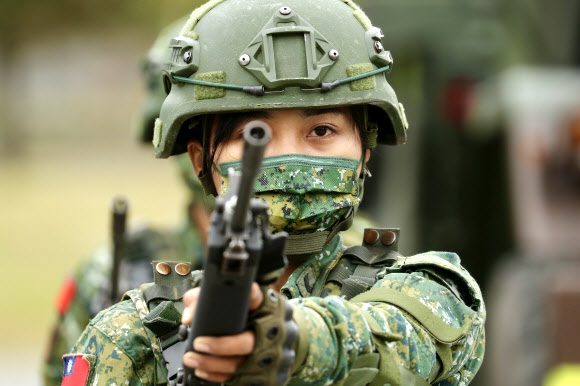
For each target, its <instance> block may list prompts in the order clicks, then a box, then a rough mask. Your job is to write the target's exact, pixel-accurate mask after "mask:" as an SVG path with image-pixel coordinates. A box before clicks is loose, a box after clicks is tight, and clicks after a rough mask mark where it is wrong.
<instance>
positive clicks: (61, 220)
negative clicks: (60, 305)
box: [0, 139, 185, 357]
mask: <svg viewBox="0 0 580 386" xmlns="http://www.w3.org/2000/svg"><path fill="white" fill-rule="evenodd" d="M101 145H103V146H101ZM121 145H122V144H121ZM104 148H105V147H104V144H100V145H92V146H87V148H86V149H82V150H80V149H79V150H77V151H76V152H73V153H71V152H67V153H66V154H65V155H60V156H55V155H56V154H59V153H61V149H58V148H55V147H52V148H51V147H49V148H46V147H44V148H42V149H37V150H36V151H34V152H33V153H32V155H31V156H29V157H25V158H19V159H12V160H10V161H6V160H3V161H2V163H1V164H0V181H1V182H0V254H1V256H2V257H1V266H0V267H1V268H0V271H1V272H2V280H1V281H0V291H1V292H2V309H3V312H2V314H3V315H2V318H1V319H0V334H1V335H0V339H1V341H2V346H3V349H2V351H5V350H4V349H7V350H8V348H9V347H11V346H24V347H31V348H33V349H34V351H35V353H34V356H35V357H38V356H41V355H43V351H44V346H45V341H46V339H47V335H48V334H47V332H48V330H49V327H50V325H51V323H52V322H53V321H54V317H55V313H54V306H53V304H54V299H55V296H56V294H57V291H58V289H59V286H60V283H61V281H62V279H63V277H64V276H65V274H66V273H67V272H71V271H72V270H73V269H74V267H75V266H76V264H77V262H78V261H79V260H81V259H82V258H83V257H86V256H87V255H88V254H89V253H90V252H91V251H92V250H93V249H94V248H95V247H96V246H98V245H101V244H103V243H104V242H108V238H107V237H108V234H109V225H110V217H109V211H108V210H109V205H110V202H111V199H112V197H113V196H114V195H116V194H123V195H125V196H126V197H128V198H129V200H130V205H131V206H130V223H135V222H138V221H147V222H152V223H155V224H156V225H161V226H163V225H170V224H176V223H177V222H178V221H179V220H180V219H182V218H183V214H184V212H183V208H182V205H183V203H184V202H185V190H184V189H183V188H182V187H181V186H180V182H179V179H178V177H177V172H176V169H175V168H174V167H173V163H172V162H171V161H167V160H155V159H154V156H153V153H152V149H150V151H146V150H144V149H138V148H137V146H136V145H135V144H133V143H131V144H129V139H127V144H126V147H123V146H116V149H113V150H111V149H109V150H108V151H107V153H103V152H102V149H104ZM100 149H101V150H100ZM124 151H127V153H124ZM61 154H62V153H61ZM3 354H4V355H6V353H3Z"/></svg>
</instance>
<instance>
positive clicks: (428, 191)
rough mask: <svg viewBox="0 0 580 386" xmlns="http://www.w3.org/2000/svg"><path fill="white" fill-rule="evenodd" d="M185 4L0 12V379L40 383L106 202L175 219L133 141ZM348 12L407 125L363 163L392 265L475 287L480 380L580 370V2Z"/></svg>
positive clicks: (402, 2) (399, 3)
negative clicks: (378, 31) (148, 85)
mask: <svg viewBox="0 0 580 386" xmlns="http://www.w3.org/2000/svg"><path fill="white" fill-rule="evenodd" d="M199 3H200V1H185V0H175V1H171V2H154V1H150V0H140V1H135V0H125V1H122V2H114V1H100V2H87V1H83V2H78V1H76V2H75V1H71V0H53V1H50V2H42V1H38V0H21V1H18V2H17V1H13V0H5V1H3V2H1V3H0V7H1V8H0V255H1V259H0V261H1V263H0V264H1V265H0V272H2V274H3V275H2V276H3V280H2V281H1V283H2V284H0V290H1V291H2V293H3V294H4V296H3V297H2V309H3V310H4V312H3V317H2V319H0V320H1V322H0V334H1V335H0V339H1V341H2V345H1V347H2V348H1V349H0V367H1V368H0V374H2V382H1V383H3V384H4V383H6V384H29V385H36V384H39V382H40V370H39V366H40V363H41V361H42V355H43V353H42V352H41V351H42V348H43V347H45V346H46V344H45V343H46V342H45V340H46V339H47V337H48V330H49V325H50V323H51V317H52V315H53V312H52V308H53V302H54V298H55V296H56V293H57V290H58V286H59V284H60V282H61V281H62V278H63V277H64V275H65V274H66V272H67V270H72V269H73V267H74V266H75V265H76V263H77V262H78V261H79V260H80V259H82V258H83V256H85V255H86V254H87V253H89V252H90V251H91V250H92V249H93V248H94V247H95V246H96V245H98V244H100V243H102V242H103V241H106V240H107V239H108V232H109V231H108V229H109V224H108V221H109V213H108V206H109V203H110V200H111V197H113V196H114V195H116V194H119V193H120V194H124V195H125V196H127V197H128V198H129V200H130V202H131V221H132V222H134V221H137V219H139V218H144V219H146V220H147V221H151V222H154V223H157V224H174V223H176V222H178V221H179V220H180V219H181V216H182V215H183V212H184V211H183V208H182V205H184V204H185V202H186V195H187V193H186V192H185V191H184V189H183V188H182V186H181V185H180V182H179V180H178V176H177V171H176V170H175V167H174V166H173V164H172V163H168V162H163V161H158V160H155V159H154V156H153V152H152V149H143V148H140V147H139V146H138V145H137V142H136V141H135V139H134V136H133V135H132V133H131V130H130V128H131V119H132V117H133V114H134V113H135V111H136V110H137V108H138V105H139V103H140V98H141V96H142V92H143V81H142V78H141V73H140V69H139V66H140V63H141V60H142V59H143V57H144V55H145V53H146V50H147V49H148V48H149V47H150V45H151V43H152V42H153V40H154V38H155V36H156V35H157V33H158V32H159V30H160V29H161V28H162V27H164V26H165V25H167V24H169V23H170V22H172V21H173V20H175V19H177V18H179V17H181V16H183V15H184V14H186V13H188V12H190V11H191V10H192V9H193V8H194V7H195V6H196V5H197V4H199ZM359 3H360V4H361V5H362V7H363V9H365V10H366V11H367V13H368V14H369V15H370V16H371V18H372V20H373V21H374V22H375V24H377V25H378V26H379V27H381V28H382V29H383V32H384V34H385V39H384V42H385V46H386V47H387V48H388V49H390V50H391V52H392V54H393V57H394V59H395V66H394V69H393V71H392V72H391V73H390V74H389V75H388V78H389V81H390V82H391V84H392V85H393V87H394V88H395V90H396V91H397V93H398V95H399V99H400V100H401V101H402V102H403V103H404V104H405V107H406V110H407V116H408V118H409V121H410V126H411V128H410V131H409V141H408V143H407V144H406V145H405V146H402V147H399V148H386V149H385V148H383V149H379V150H378V151H377V154H376V155H375V156H374V159H373V160H371V164H370V168H371V171H372V173H373V178H371V179H370V181H369V182H368V184H366V186H365V201H364V209H366V210H367V211H368V212H369V213H373V214H375V219H376V220H377V222H378V223H380V224H384V226H398V227H401V228H402V233H401V240H400V246H401V249H402V252H403V253H405V254H413V253H416V252H419V251H425V250H450V251H455V252H457V253H458V254H459V255H460V256H461V258H462V261H463V263H464V265H465V266H466V267H467V268H468V269H469V271H470V272H472V273H473V274H474V276H475V277H476V279H477V280H478V281H479V282H480V283H481V285H482V287H483V290H484V296H485V299H486V302H487V304H488V328H487V331H488V356H487V358H486V361H485V362H484V369H483V371H482V373H481V375H480V376H478V377H477V378H476V382H475V383H476V384H477V385H479V386H481V385H508V386H509V385H514V386H519V385H522V386H523V385H526V386H528V385H542V384H546V385H549V386H555V385H557V386H562V385H564V384H563V383H557V382H562V379H563V378H562V376H559V374H561V373H559V372H558V371H566V369H572V370H569V371H571V372H572V373H573V372H574V371H575V370H574V367H561V366H560V365H562V364H570V363H572V364H574V363H576V364H578V363H580V354H579V352H580V333H579V332H578V331H577V326H578V325H580V301H579V299H580V285H579V284H578V283H579V282H580V281H579V280H578V277H579V276H578V274H577V273H579V272H578V271H579V266H580V248H579V247H580V245H579V242H580V177H579V176H580V118H579V114H580V68H579V66H580V44H579V43H578V42H580V3H579V2H577V1H574V0H552V1H548V0H510V1H499V0H496V1H490V0H469V1H467V0H438V1H429V2H428V1H422V0H388V1H387V0H361V1H360V2H359ZM557 369H560V370H557ZM561 369H564V370H561ZM576 371H577V370H576ZM567 374H569V373H567ZM550 382H552V383H550ZM571 384H572V383H571Z"/></svg>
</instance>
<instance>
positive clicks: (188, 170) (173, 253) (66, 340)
mask: <svg viewBox="0 0 580 386" xmlns="http://www.w3.org/2000/svg"><path fill="white" fill-rule="evenodd" d="M184 22H185V20H179V21H176V22H175V23H173V24H172V25H170V26H168V27H167V28H166V29H164V30H163V31H162V32H161V33H160V36H159V37H158V39H157V40H156V41H155V43H154V44H153V46H152V47H151V49H150V50H149V52H148V54H147V57H146V60H145V61H144V65H143V76H144V78H145V80H146V86H147V87H146V95H145V96H144V98H143V102H142V104H141V108H140V111H139V113H138V114H137V116H136V122H135V125H134V127H135V131H136V136H137V138H138V140H139V142H141V143H144V144H149V145H150V144H151V139H152V138H153V125H154V122H155V119H156V118H157V117H158V116H159V110H160V108H161V104H162V103H163V99H164V98H165V96H166V94H165V92H164V91H163V83H162V82H161V76H160V73H161V66H162V64H163V62H164V61H165V57H164V55H165V54H166V42H167V41H168V40H169V39H170V38H171V37H173V36H175V35H176V34H177V33H178V32H179V31H180V29H181V26H182V25H183V23H184ZM176 163H177V166H178V168H179V171H180V175H181V177H182V179H183V181H184V182H185V184H186V186H187V187H188V190H189V191H190V193H191V195H190V201H189V206H188V207H187V208H186V213H187V216H186V220H185V222H184V223H183V224H181V225H180V226H178V227H176V228H175V229H156V228H154V227H152V226H150V225H148V224H136V225H135V226H133V227H132V228H131V229H130V230H129V232H128V234H126V235H125V236H124V240H123V245H122V248H120V253H121V255H120V256H119V259H118V261H119V265H118V272H115V273H114V271H115V264H114V258H113V255H114V250H115V248H114V247H110V246H108V245H104V246H102V247H100V248H99V249H97V250H96V251H95V252H94V253H93V254H92V255H91V256H89V257H88V258H87V259H85V260H84V261H83V262H82V263H81V265H80V266H79V267H77V269H76V271H75V272H74V274H73V275H71V276H69V277H67V278H66V279H65V281H64V283H63V284H62V288H61V291H60V294H59V296H58V299H57V305H56V306H57V320H56V322H55V326H54V330H53V332H52V338H51V340H50V342H49V347H48V348H47V350H48V352H47V355H46V362H45V366H44V382H45V384H46V385H57V384H60V382H61V381H62V374H63V372H62V355H63V354H65V353H67V352H68V351H69V350H70V349H71V347H73V345H74V343H75V342H76V341H77V339H78V337H79V336H80V335H81V333H82V331H83V329H84V328H85V326H86V325H87V324H88V322H89V320H90V319H91V318H93V317H94V316H95V315H96V314H97V313H98V312H99V311H101V310H103V309H105V308H107V307H109V306H110V305H111V304H113V303H115V302H116V301H118V300H119V299H120V298H121V295H122V294H123V293H125V292H126V291H128V290H130V289H132V288H136V287H138V286H140V285H141V284H143V283H147V282H151V281H152V280H153V274H152V271H151V261H153V260H156V259H169V260H174V261H187V262H189V263H191V264H192V266H193V267H196V268H201V266H202V265H203V256H204V255H205V244H204V243H205V239H206V235H205V230H206V228H207V223H208V221H209V219H208V213H209V211H210V210H211V208H212V207H213V197H207V196H206V195H205V194H204V193H203V191H202V189H201V185H200V184H199V182H198V180H197V178H196V177H195V175H194V174H193V173H194V172H193V168H192V167H191V163H190V162H189V158H188V157H187V156H181V157H176ZM115 274H116V275H115ZM113 276H116V279H114V278H113ZM115 281H118V283H116V284H115V283H113V282H115ZM115 285H116V286H117V291H116V294H111V291H112V288H113V287H114V286H115ZM112 298H114V300H112Z"/></svg>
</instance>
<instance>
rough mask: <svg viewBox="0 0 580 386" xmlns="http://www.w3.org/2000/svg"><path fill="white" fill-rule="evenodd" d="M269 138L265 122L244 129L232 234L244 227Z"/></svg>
mask: <svg viewBox="0 0 580 386" xmlns="http://www.w3.org/2000/svg"><path fill="white" fill-rule="evenodd" d="M271 136H272V129H270V126H268V124H266V123H265V122H262V121H258V120H256V121H251V122H249V123H248V124H246V126H245V127H244V140H245V141H244V155H243V157H242V179H241V181H240V185H239V187H238V194H237V196H238V199H237V203H236V207H235V210H234V215H233V218H232V231H233V232H241V231H242V230H243V229H244V227H245V222H246V214H247V212H248V207H249V205H250V198H251V197H252V196H253V195H254V182H255V181H256V177H257V176H258V173H259V172H260V168H261V166H262V158H263V157H264V151H265V150H266V145H267V144H268V141H270V137H271Z"/></svg>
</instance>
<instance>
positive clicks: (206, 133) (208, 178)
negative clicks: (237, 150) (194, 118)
mask: <svg viewBox="0 0 580 386" xmlns="http://www.w3.org/2000/svg"><path fill="white" fill-rule="evenodd" d="M210 118H211V117H210V116H208V115H205V116H203V118H202V121H201V130H202V131H201V132H202V139H201V140H202V144H201V156H202V160H204V161H205V160H206V159H207V158H208V157H209V155H210V146H211V143H210V142H211V128H212V125H211V119H210ZM211 173H212V172H211V167H207V164H206V163H205V162H203V163H202V166H201V171H200V172H199V174H198V175H197V178H199V182H200V183H201V186H202V187H203V191H204V192H205V194H206V195H210V194H211V195H212V196H214V197H217V196H218V192H217V189H216V187H215V184H214V181H213V176H212V174H211Z"/></svg>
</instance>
